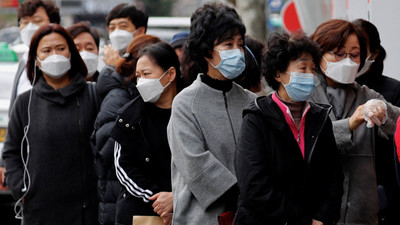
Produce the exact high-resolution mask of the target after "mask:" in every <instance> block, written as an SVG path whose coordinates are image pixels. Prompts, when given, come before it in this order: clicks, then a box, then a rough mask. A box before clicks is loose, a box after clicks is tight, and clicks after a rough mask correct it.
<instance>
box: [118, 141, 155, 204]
mask: <svg viewBox="0 0 400 225" xmlns="http://www.w3.org/2000/svg"><path fill="white" fill-rule="evenodd" d="M130 156H132V151H127V149H124V148H123V146H121V144H119V143H118V142H117V141H116V142H115V145H114V163H115V170H116V175H117V178H118V180H119V182H120V183H121V185H122V186H123V187H124V188H125V189H126V190H127V191H128V192H129V193H130V194H131V195H132V196H134V197H137V198H142V199H143V201H144V202H149V198H150V197H151V196H152V195H154V194H156V193H158V192H160V191H161V190H160V188H159V187H158V186H157V185H156V184H155V183H154V182H153V181H152V180H151V179H149V178H148V177H146V176H145V174H144V173H143V169H142V168H139V167H137V166H136V165H135V163H134V162H132V161H131V160H129V159H130V158H131V157H130Z"/></svg>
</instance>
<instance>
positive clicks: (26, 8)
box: [18, 0, 61, 25]
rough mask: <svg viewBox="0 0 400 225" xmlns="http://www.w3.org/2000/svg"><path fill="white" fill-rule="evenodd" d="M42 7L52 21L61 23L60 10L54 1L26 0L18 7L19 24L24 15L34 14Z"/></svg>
mask: <svg viewBox="0 0 400 225" xmlns="http://www.w3.org/2000/svg"><path fill="white" fill-rule="evenodd" d="M40 7H43V8H44V9H45V10H46V14H47V16H48V17H49V20H50V23H57V24H60V20H61V18H60V10H59V9H58V8H57V6H56V5H55V4H54V3H53V2H52V1H42V0H28V1H24V2H23V3H22V4H21V5H20V6H19V8H18V25H19V21H20V20H21V19H22V18H23V17H25V16H32V15H33V14H35V12H36V10H37V9H38V8H40Z"/></svg>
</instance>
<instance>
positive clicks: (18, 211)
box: [14, 60, 36, 220]
mask: <svg viewBox="0 0 400 225" xmlns="http://www.w3.org/2000/svg"><path fill="white" fill-rule="evenodd" d="M35 82H36V60H35V65H34V69H33V82H32V88H31V90H30V93H29V101H28V124H27V125H26V126H25V127H24V136H23V137H22V140H21V145H20V148H21V160H22V164H23V169H24V173H23V178H22V182H23V184H24V187H23V188H22V189H21V191H22V192H23V193H24V194H23V195H22V197H21V198H19V199H18V201H17V202H16V203H15V205H14V213H15V218H16V219H20V220H22V219H23V203H22V201H23V200H24V198H25V196H26V195H27V194H28V192H29V189H30V187H31V176H30V174H29V171H28V162H29V153H30V147H29V139H28V132H29V128H30V124H31V113H30V109H31V102H32V93H33V85H34V84H35ZM24 142H26V159H25V158H24Z"/></svg>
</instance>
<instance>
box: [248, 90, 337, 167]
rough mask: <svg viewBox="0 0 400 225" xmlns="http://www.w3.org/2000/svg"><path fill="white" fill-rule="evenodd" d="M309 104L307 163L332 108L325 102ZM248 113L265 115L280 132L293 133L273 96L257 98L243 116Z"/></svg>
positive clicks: (306, 130) (306, 136)
mask: <svg viewBox="0 0 400 225" xmlns="http://www.w3.org/2000/svg"><path fill="white" fill-rule="evenodd" d="M309 104H310V109H309V111H308V112H307V116H306V129H305V134H304V135H305V139H306V140H307V143H306V145H305V159H306V160H307V163H309V162H310V160H311V156H312V153H313V150H314V144H315V141H316V140H317V139H318V136H319V134H320V132H321V130H322V128H323V126H324V124H325V122H326V121H327V118H328V116H329V113H330V111H331V108H332V107H331V106H330V105H325V104H315V103H312V102H309ZM247 113H257V114H260V115H263V117H264V118H265V119H266V120H267V121H268V122H269V123H270V124H271V126H273V127H275V128H276V129H278V131H279V132H281V133H282V134H284V135H292V134H291V131H290V128H289V127H288V125H287V124H286V123H283V122H282V121H285V118H284V116H283V113H282V111H281V110H280V108H279V106H278V105H277V104H276V103H275V102H274V101H273V100H272V96H267V97H258V98H256V99H255V100H254V102H252V103H251V104H250V105H249V106H248V107H246V109H245V110H244V111H243V116H244V115H245V114H247ZM296 146H297V144H296Z"/></svg>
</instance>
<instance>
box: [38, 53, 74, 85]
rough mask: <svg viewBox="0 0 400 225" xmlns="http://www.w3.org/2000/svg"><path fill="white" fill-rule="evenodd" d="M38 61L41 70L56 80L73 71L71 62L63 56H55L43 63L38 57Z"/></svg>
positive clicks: (49, 57)
mask: <svg viewBox="0 0 400 225" xmlns="http://www.w3.org/2000/svg"><path fill="white" fill-rule="evenodd" d="M36 59H37V60H38V61H39V62H40V66H39V68H40V70H42V72H43V73H44V74H46V75H47V76H49V77H51V78H54V79H59V78H61V77H63V76H64V75H65V74H66V73H67V72H68V71H69V70H70V69H71V60H70V59H69V58H67V57H65V56H63V55H57V54H54V55H51V56H48V57H47V58H45V59H44V60H43V61H41V60H40V59H39V58H37V57H36Z"/></svg>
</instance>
